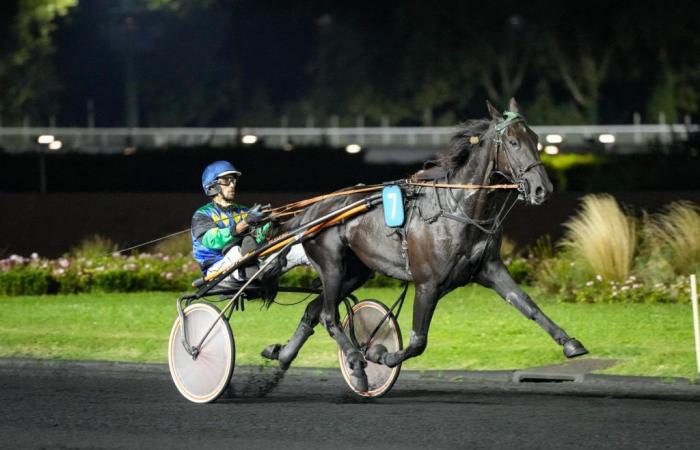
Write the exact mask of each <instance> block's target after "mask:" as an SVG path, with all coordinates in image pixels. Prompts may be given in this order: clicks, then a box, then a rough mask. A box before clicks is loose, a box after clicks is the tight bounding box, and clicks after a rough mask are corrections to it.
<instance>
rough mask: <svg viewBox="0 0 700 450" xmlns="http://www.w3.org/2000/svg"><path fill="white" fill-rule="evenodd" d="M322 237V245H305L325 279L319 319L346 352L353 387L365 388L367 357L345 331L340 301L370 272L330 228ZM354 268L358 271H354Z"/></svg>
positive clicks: (310, 257)
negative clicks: (342, 325) (341, 322)
mask: <svg viewBox="0 0 700 450" xmlns="http://www.w3.org/2000/svg"><path fill="white" fill-rule="evenodd" d="M330 231H332V230H330ZM321 238H322V239H323V242H319V244H320V245H318V246H317V245H313V246H308V247H305V249H306V251H307V255H308V256H309V260H310V261H311V263H312V264H313V266H314V268H315V269H316V271H317V272H318V274H319V275H320V277H321V280H322V281H323V299H324V301H323V308H322V309H321V314H320V322H321V324H323V326H324V327H325V328H326V330H327V331H328V334H330V336H331V337H332V338H333V339H334V340H335V341H336V342H337V343H338V347H340V350H341V351H342V352H343V354H344V355H345V360H346V361H347V364H348V368H349V369H350V376H351V378H352V379H353V385H354V387H355V388H356V389H357V390H358V391H360V392H365V391H367V375H366V374H365V370H364V369H365V367H366V366H367V361H365V358H364V356H363V355H362V353H361V352H360V350H359V349H357V348H356V347H355V345H354V344H353V342H352V341H351V340H350V338H349V337H348V336H346V335H345V333H344V332H343V329H342V327H341V326H340V316H339V313H338V304H339V303H340V301H341V299H342V298H343V297H344V296H345V295H346V294H347V293H348V292H350V291H352V290H354V289H355V288H357V287H358V286H360V285H361V284H362V283H364V282H365V281H366V280H367V278H368V277H369V274H370V273H371V272H370V271H369V269H367V268H366V267H364V265H362V263H360V262H359V261H358V260H357V257H355V256H354V255H353V254H352V253H351V252H347V251H346V248H345V247H344V246H343V244H342V243H341V242H340V239H337V238H334V237H333V236H332V235H331V234H330V233H328V232H327V233H325V234H324V235H322V236H321ZM355 271H356V273H353V272H355Z"/></svg>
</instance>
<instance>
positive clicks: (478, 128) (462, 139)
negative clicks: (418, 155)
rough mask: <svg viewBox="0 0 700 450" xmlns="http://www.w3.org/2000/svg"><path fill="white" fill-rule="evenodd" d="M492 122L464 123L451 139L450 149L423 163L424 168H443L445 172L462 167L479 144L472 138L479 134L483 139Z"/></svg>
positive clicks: (474, 121)
mask: <svg viewBox="0 0 700 450" xmlns="http://www.w3.org/2000/svg"><path fill="white" fill-rule="evenodd" d="M490 124H491V121H490V120H488V119H475V120H467V121H466V122H464V123H462V124H461V125H460V129H459V131H458V132H457V133H456V134H455V135H454V136H452V139H451V140H450V150H449V151H448V152H447V153H445V154H444V155H441V156H439V157H438V158H437V159H433V160H430V161H426V162H425V164H423V170H424V171H427V170H430V169H432V168H436V167H437V168H438V169H437V170H439V169H442V170H443V171H444V172H447V173H452V172H454V171H455V169H457V168H459V167H462V166H463V165H464V164H465V163H466V162H467V160H468V159H469V154H470V152H471V149H472V147H473V146H474V145H479V144H472V143H471V142H470V138H472V137H473V136H478V137H479V141H481V140H482V139H483V135H484V134H485V133H486V131H487V130H488V129H489V126H490Z"/></svg>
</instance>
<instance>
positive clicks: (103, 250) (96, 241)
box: [70, 234, 117, 258]
mask: <svg viewBox="0 0 700 450" xmlns="http://www.w3.org/2000/svg"><path fill="white" fill-rule="evenodd" d="M115 251H117V244H115V243H114V242H113V241H112V240H111V239H109V238H107V237H104V236H101V235H99V234H95V235H92V236H90V237H88V238H85V239H83V240H82V241H81V242H80V244H78V245H77V246H76V247H73V248H72V249H71V251H70V254H71V256H74V257H76V258H100V257H104V256H107V255H110V254H111V253H112V252H115Z"/></svg>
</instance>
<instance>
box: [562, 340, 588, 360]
mask: <svg viewBox="0 0 700 450" xmlns="http://www.w3.org/2000/svg"><path fill="white" fill-rule="evenodd" d="M586 353H588V350H586V347H584V346H583V344H581V343H580V342H579V341H578V340H577V339H574V338H571V339H569V340H568V341H566V342H564V356H566V357H567V358H575V357H577V356H581V355H585V354H586Z"/></svg>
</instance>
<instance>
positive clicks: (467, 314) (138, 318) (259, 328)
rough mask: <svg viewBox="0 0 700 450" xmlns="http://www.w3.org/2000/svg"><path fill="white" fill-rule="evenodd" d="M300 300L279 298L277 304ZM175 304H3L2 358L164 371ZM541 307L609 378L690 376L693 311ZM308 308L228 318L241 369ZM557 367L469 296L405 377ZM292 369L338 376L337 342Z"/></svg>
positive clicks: (136, 299)
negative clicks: (419, 372) (606, 365)
mask: <svg viewBox="0 0 700 450" xmlns="http://www.w3.org/2000/svg"><path fill="white" fill-rule="evenodd" d="M397 294H398V290H396V289H389V288H386V289H362V290H360V291H358V292H357V295H358V297H359V298H361V299H362V298H376V299H379V300H382V301H383V302H384V303H388V304H390V303H391V302H392V301H393V299H394V298H395V297H396V295H397ZM411 294H412V293H411V292H409V299H410V298H411ZM301 298H302V297H301V296H300V295H299V294H293V295H292V294H285V295H281V296H280V297H279V298H278V300H280V301H286V302H292V301H295V300H299V299H301ZM175 299H176V295H174V294H172V293H162V292H153V293H136V294H80V295H56V296H27V297H2V298H0V357H32V358H55V359H87V360H117V361H141V362H165V359H166V356H165V355H166V346H167V339H168V334H169V331H170V327H171V325H172V321H173V319H174V318H175V316H176V309H175ZM539 303H540V306H542V308H543V310H544V311H545V313H546V314H548V315H549V316H550V317H551V318H552V319H553V320H555V321H556V322H557V323H559V324H560V325H561V326H562V327H564V329H565V330H567V332H569V334H570V335H572V336H575V337H577V338H578V339H580V340H581V341H582V342H583V343H584V344H585V345H586V347H587V348H588V350H589V351H590V352H591V357H594V358H614V359H619V360H620V361H621V362H620V364H618V365H616V366H614V367H613V368H611V369H608V370H607V371H605V373H610V374H628V375H653V376H664V377H666V376H668V377H673V376H680V377H686V378H695V377H696V374H695V361H694V348H693V335H692V322H691V314H690V305H685V304H568V303H556V302H554V301H551V300H550V301H547V300H539ZM304 307H305V303H304V304H301V305H297V306H290V307H281V306H278V305H273V307H272V308H271V309H270V310H262V311H261V310H260V309H259V303H257V302H252V303H248V304H247V307H246V311H245V312H239V311H237V312H234V317H233V318H232V320H231V323H232V327H233V331H234V335H235V339H236V346H237V364H248V365H256V364H260V363H261V362H262V361H263V360H262V358H261V357H260V356H259V352H260V350H261V349H262V348H263V347H264V346H266V345H267V344H270V343H273V342H282V343H283V342H286V339H287V338H288V337H289V336H290V335H291V333H292V332H293V331H294V329H295V327H296V325H297V323H298V321H299V318H300V317H301V314H302V312H303V309H304ZM410 323H411V302H410V301H407V304H406V305H405V306H404V311H403V313H402V315H401V318H400V324H401V327H402V330H403V333H404V339H406V340H407V336H408V333H409V331H410V328H411V327H410ZM562 362H564V357H563V355H562V353H561V349H560V347H559V346H558V345H556V344H555V343H554V342H553V341H552V340H551V339H550V338H549V336H547V335H546V334H545V333H544V332H543V331H542V330H541V329H540V328H539V327H538V326H537V325H536V324H535V323H533V322H531V321H529V320H526V319H525V318H524V317H522V316H521V315H520V314H519V313H518V312H517V311H516V310H515V309H514V308H513V307H511V306H509V305H507V304H506V303H505V302H504V301H503V300H501V299H500V298H499V297H497V296H496V295H495V294H494V293H492V292H490V291H488V290H485V289H482V288H479V287H469V288H464V289H460V290H458V291H456V292H453V293H452V294H450V295H449V296H447V297H445V298H444V299H442V301H441V302H440V304H439V305H438V308H437V310H436V312H435V316H434V319H433V325H432V327H431V330H430V335H429V344H428V348H427V350H426V351H425V353H424V354H423V355H421V356H420V357H418V358H414V359H411V360H409V361H408V362H407V363H406V364H404V368H406V369H465V370H498V369H517V368H526V367H533V366H539V365H544V364H558V363H562ZM295 365H296V366H309V367H337V359H336V347H335V343H334V342H333V341H332V340H331V339H330V337H329V336H328V334H327V333H326V332H325V330H323V329H322V328H321V327H319V328H317V332H316V334H315V335H314V336H312V337H311V339H310V340H309V342H308V343H307V345H306V346H305V347H304V349H303V350H302V352H301V354H300V356H299V359H298V360H297V361H296V364H295Z"/></svg>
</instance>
